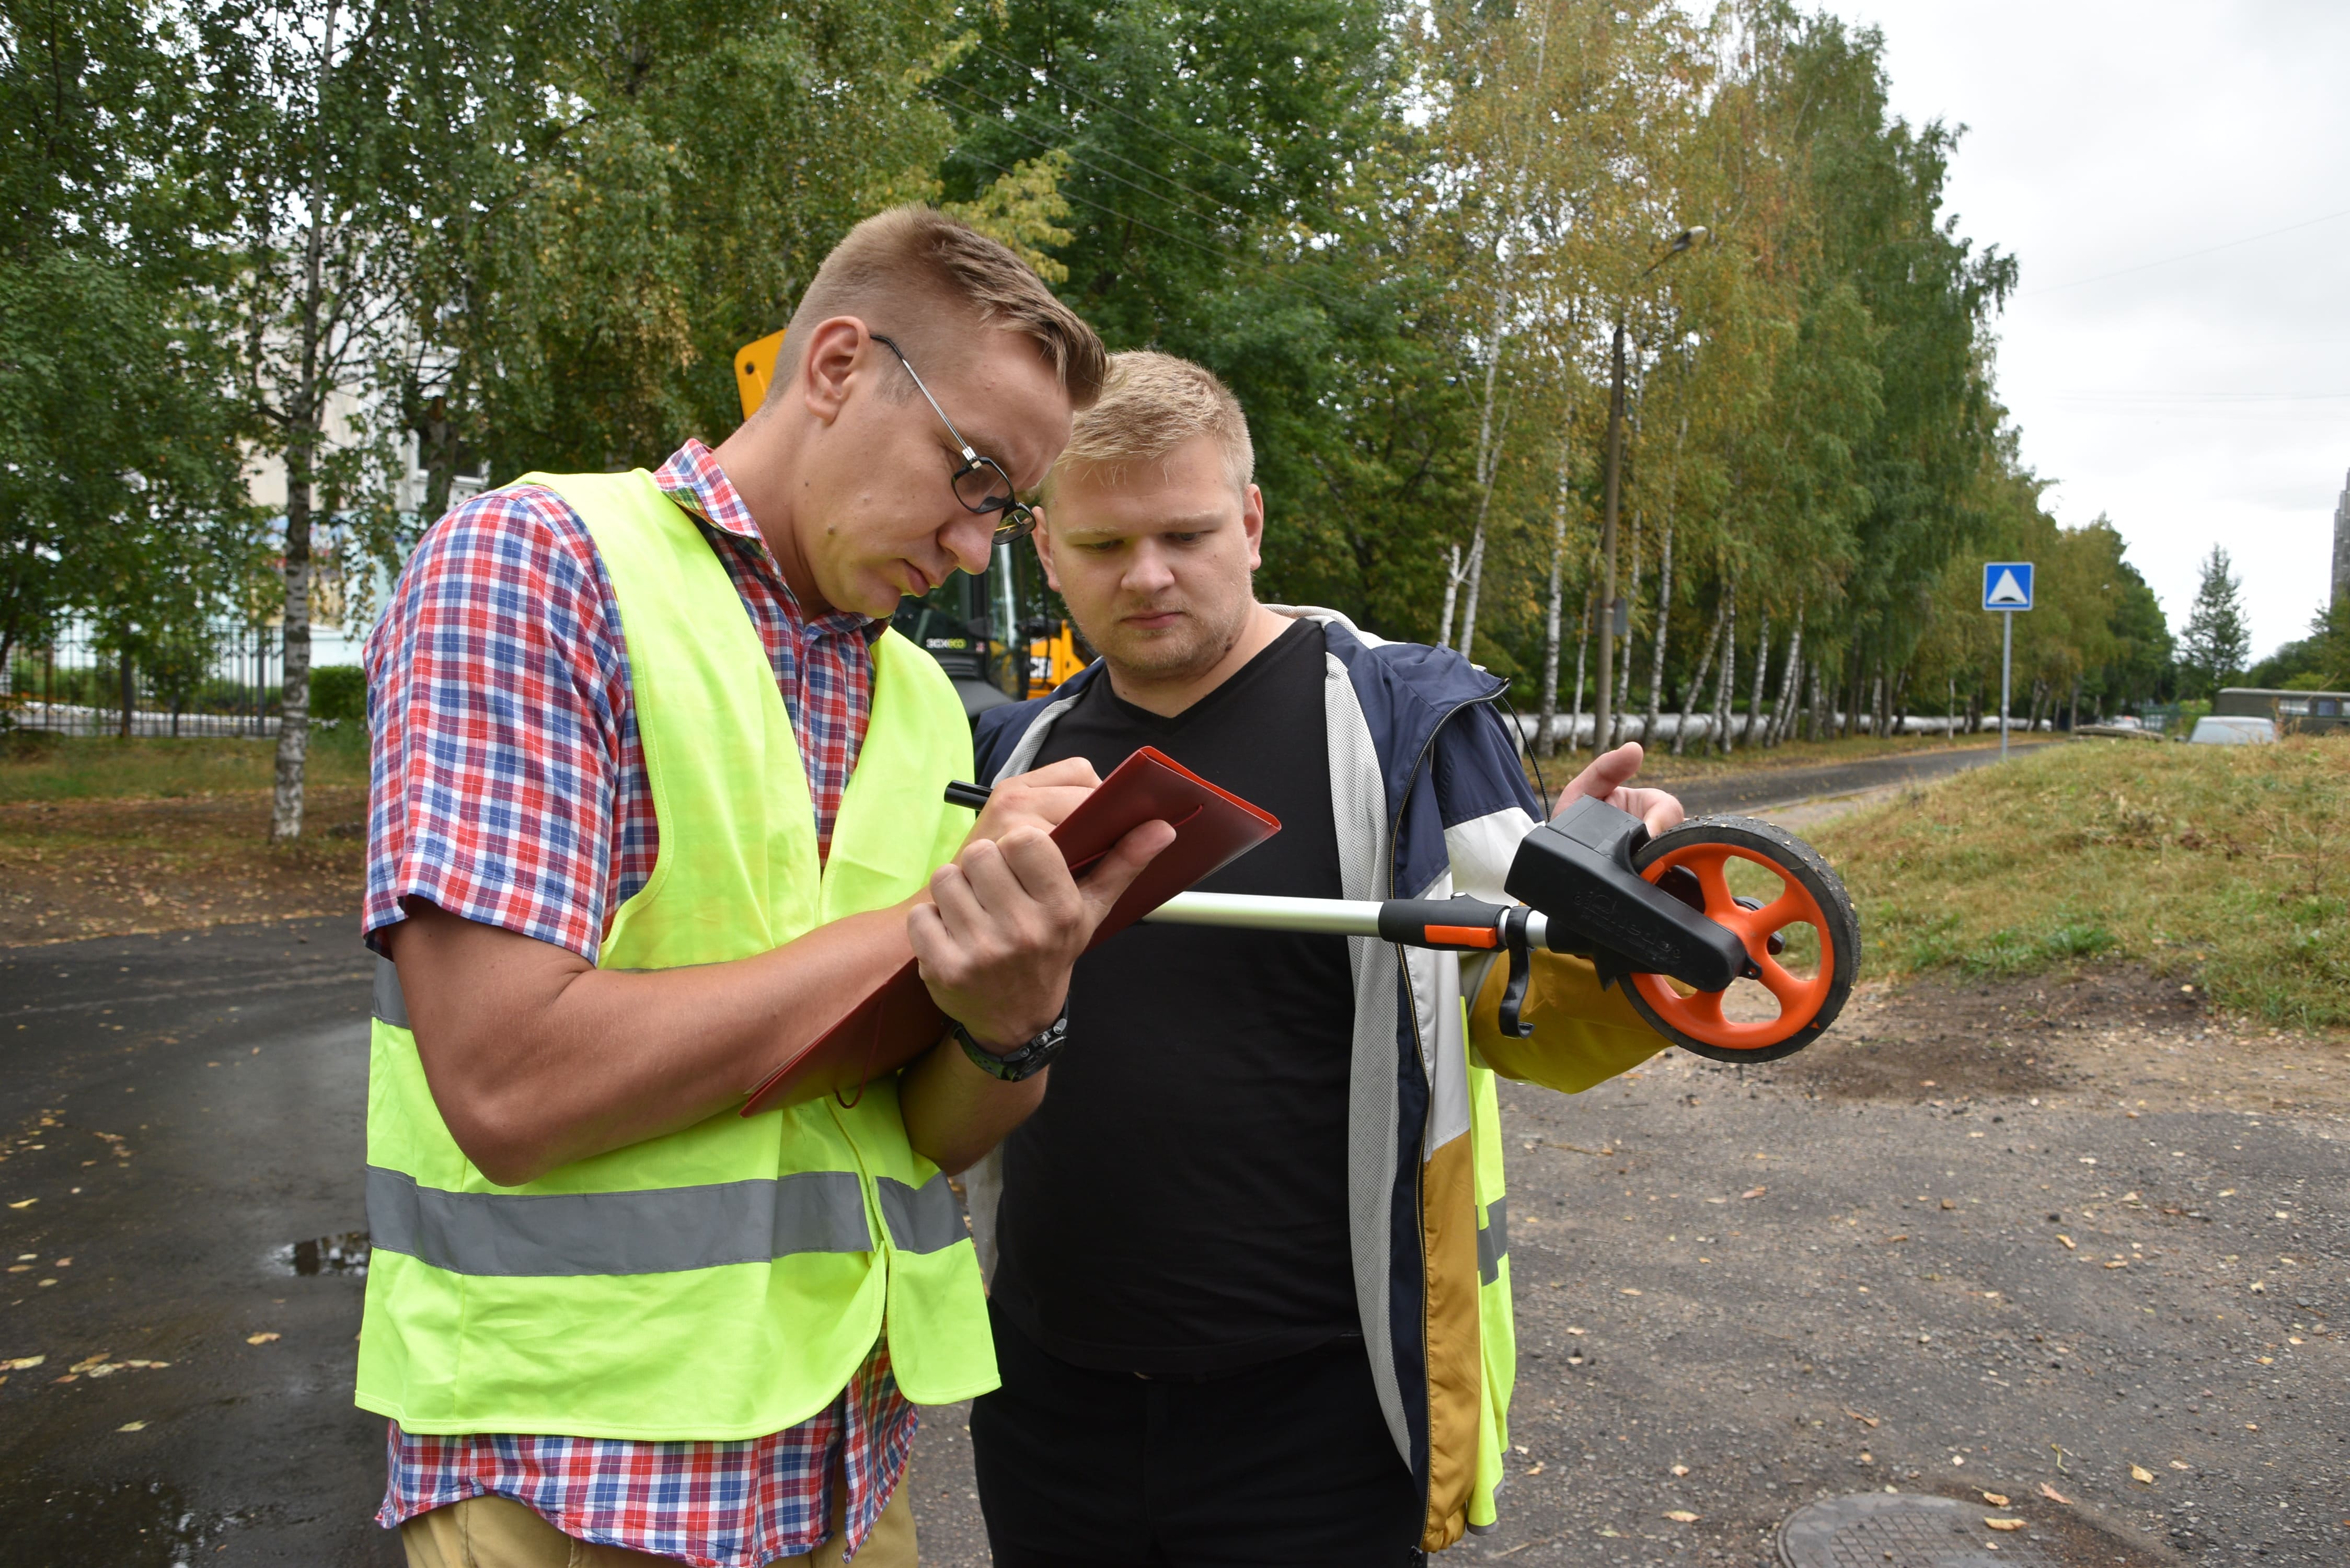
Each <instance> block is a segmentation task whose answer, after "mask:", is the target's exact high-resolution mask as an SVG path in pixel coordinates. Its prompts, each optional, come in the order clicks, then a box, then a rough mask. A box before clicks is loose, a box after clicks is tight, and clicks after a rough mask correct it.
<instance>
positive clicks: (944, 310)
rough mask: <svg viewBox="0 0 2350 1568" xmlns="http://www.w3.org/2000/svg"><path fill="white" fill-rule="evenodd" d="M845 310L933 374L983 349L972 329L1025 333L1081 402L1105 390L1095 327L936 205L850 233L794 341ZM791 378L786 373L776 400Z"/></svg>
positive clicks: (803, 303) (906, 210) (895, 212)
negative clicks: (894, 342)
mask: <svg viewBox="0 0 2350 1568" xmlns="http://www.w3.org/2000/svg"><path fill="white" fill-rule="evenodd" d="M836 316H853V317H857V318H858V320H860V321H862V322H864V323H865V324H866V326H867V327H868V329H870V330H871V331H874V332H879V333H881V334H883V335H884V336H887V337H894V338H896V339H897V340H898V341H899V343H900V344H901V345H903V347H904V348H905V350H906V354H907V357H908V358H910V359H911V360H912V361H913V362H914V364H915V365H916V366H917V367H918V368H919V369H920V370H921V371H922V372H923V374H924V375H925V376H931V375H935V374H938V373H939V372H937V371H933V370H932V369H931V366H932V365H933V364H937V365H941V366H943V365H945V364H947V363H950V362H960V361H962V360H963V359H966V358H969V357H970V355H971V354H972V351H973V349H974V348H976V343H975V341H974V334H973V333H972V330H971V329H972V328H979V327H997V328H1001V329H1003V330H1007V331H1011V332H1015V333H1017V334H1019V335H1020V336H1021V337H1025V338H1026V339H1027V340H1028V341H1029V342H1030V343H1031V344H1033V345H1034V346H1035V349H1036V351H1037V353H1039V354H1040V355H1042V356H1043V357H1044V359H1045V363H1046V364H1047V365H1050V366H1051V367H1052V368H1053V374H1054V376H1055V378H1056V379H1058V380H1059V381H1060V383H1061V389H1062V390H1064V391H1066V393H1067V394H1068V396H1069V406H1070V407H1071V408H1072V409H1087V408H1090V407H1092V406H1093V403H1094V400H1096V399H1097V398H1098V397H1100V396H1101V388H1102V377H1103V374H1104V370H1105V367H1106V364H1107V353H1106V352H1105V350H1104V349H1103V348H1102V342H1101V339H1100V338H1099V337H1096V336H1095V334H1094V329H1093V328H1092V327H1088V326H1087V325H1086V324H1085V321H1084V320H1083V319H1082V318H1081V317H1078V315H1077V313H1076V311H1074V310H1071V309H1070V308H1069V307H1068V306H1066V305H1064V304H1062V303H1061V301H1060V300H1059V298H1058V297H1056V296H1055V295H1054V293H1053V291H1052V289H1051V288H1050V287H1048V286H1046V285H1045V280H1044V279H1043V278H1041V277H1038V276H1037V275H1036V274H1035V269H1033V268H1032V267H1030V266H1029V265H1028V264H1027V263H1026V262H1024V261H1022V260H1021V259H1020V258H1019V257H1018V256H1016V255H1014V254H1012V252H1011V251H1009V250H1007V249H1006V248H1004V246H1003V245H1002V244H998V243H997V242H996V241H994V240H991V239H989V238H988V237H987V236H986V235H985V234H981V233H980V232H979V231H978V230H976V229H974V228H972V226H971V225H969V224H968V223H960V222H958V221H957V220H955V219H953V218H950V217H948V216H947V215H946V214H945V213H941V212H940V211H939V210H938V209H937V208H935V207H929V206H923V205H921V204H920V203H910V204H908V205H906V206H902V207H892V208H890V209H889V211H887V212H883V213H874V214H873V216H871V217H869V218H868V219H866V220H865V221H864V222H863V223H858V225H857V226H856V227H855V228H853V229H851V230H849V231H848V233H847V235H846V236H844V237H843V238H842V240H841V242H840V243H839V244H837V245H835V246H833V247H832V254H830V255H828V256H827V257H825V258H824V265H822V266H820V267H818V268H817V269H816V278H815V280H814V281H813V282H811V283H810V284H809V285H808V286H807V292H806V293H805V294H803V295H801V296H800V303H799V308H797V309H796V310H795V311H793V312H792V319H791V326H790V329H789V333H788V335H787V336H786V337H785V342H786V343H806V341H807V336H808V334H809V333H810V332H812V331H813V330H815V328H816V325H817V324H818V323H819V322H824V321H828V320H830V319H832V318H833V317H836ZM793 362H794V363H795V364H796V363H797V356H796V355H795V356H794V361H793ZM790 379H791V378H790V377H789V376H787V375H784V374H782V373H780V372H779V373H778V374H777V375H776V376H775V379H774V380H773V381H772V382H771V383H770V384H769V386H768V389H767V395H768V397H769V399H770V400H773V399H774V398H775V396H776V395H777V394H779V393H780V392H781V391H782V389H783V388H784V385H785V382H786V381H788V380H790ZM881 385H882V386H883V387H884V388H885V389H887V391H886V393H885V395H886V396H888V397H889V398H891V399H892V400H901V399H905V398H910V397H912V396H913V395H914V389H913V386H912V384H911V382H910V379H909V378H907V377H906V376H904V375H892V376H889V377H886V378H884V379H883V380H882V383H881Z"/></svg>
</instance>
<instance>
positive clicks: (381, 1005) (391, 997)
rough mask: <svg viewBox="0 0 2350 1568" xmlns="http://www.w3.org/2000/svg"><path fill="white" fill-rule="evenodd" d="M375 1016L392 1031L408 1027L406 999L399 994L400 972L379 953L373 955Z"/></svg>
mask: <svg viewBox="0 0 2350 1568" xmlns="http://www.w3.org/2000/svg"><path fill="white" fill-rule="evenodd" d="M375 1015H376V1016H377V1017H378V1018H380V1019H382V1020H383V1021H384V1022H385V1023H389V1024H390V1025H391V1026H392V1027H393V1028H394V1029H405V1028H407V1027H408V998H406V997H405V996H402V995H401V994H400V971H399V970H398V969H396V968H395V967H393V965H392V961H390V959H388V958H386V957H384V956H383V955H382V954H381V953H378V954H376V955H375Z"/></svg>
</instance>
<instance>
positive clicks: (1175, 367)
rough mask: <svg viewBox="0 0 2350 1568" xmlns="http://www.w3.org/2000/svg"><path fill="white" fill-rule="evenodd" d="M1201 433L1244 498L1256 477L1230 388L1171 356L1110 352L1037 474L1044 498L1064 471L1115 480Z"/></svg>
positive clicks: (1244, 421)
mask: <svg viewBox="0 0 2350 1568" xmlns="http://www.w3.org/2000/svg"><path fill="white" fill-rule="evenodd" d="M1202 435H1204V436H1208V437H1210V438H1211V439H1212V440H1213V441H1215V443H1216V445H1217V447H1218V448H1219V449H1220V450H1221V451H1222V453H1223V458H1224V472H1225V473H1226V474H1227V475H1228V476H1230V478H1231V479H1232V488H1233V489H1234V490H1236V491H1239V492H1241V493H1243V494H1245V493H1247V490H1248V486H1249V481H1250V480H1251V479H1252V478H1253V477H1254V475H1255V473H1256V448H1255V447H1254V446H1253V444H1252V443H1251V442H1250V441H1249V428H1248V416H1247V415H1246V414H1244V413H1243V412H1242V411H1241V403H1240V400H1239V399H1238V398H1235V397H1233V396H1232V389H1231V388H1229V387H1227V386H1225V385H1224V384H1223V382H1222V381H1220V380H1218V379H1216V373H1215V372H1214V371H1213V370H1211V369H1208V368H1207V367H1206V366H1204V365H1194V364H1193V363H1191V360H1189V359H1178V358H1176V357H1175V356H1174V355H1172V354H1158V353H1153V352H1151V351H1150V350H1149V349H1135V350H1132V351H1130V352H1128V353H1124V354H1113V355H1111V356H1110V357H1109V375H1108V378H1107V379H1106V380H1104V381H1103V383H1102V392H1101V397H1100V399H1099V400H1098V401H1097V402H1096V403H1095V404H1094V405H1093V406H1092V407H1091V408H1089V409H1087V410H1084V411H1083V412H1081V413H1079V414H1078V415H1077V417H1076V422H1075V424H1074V425H1073V426H1072V427H1071V429H1070V431H1069V444H1068V445H1067V446H1066V447H1063V448H1062V449H1061V456H1060V460H1059V461H1058V462H1055V463H1054V464H1053V470H1052V472H1051V473H1050V474H1048V475H1046V477H1045V493H1047V494H1048V495H1049V494H1050V493H1051V492H1052V489H1053V486H1054V484H1055V482H1056V481H1058V480H1059V479H1060V478H1061V476H1062V475H1064V474H1065V473H1068V472H1073V471H1075V470H1077V469H1086V470H1091V471H1100V470H1107V471H1109V472H1111V473H1112V474H1113V475H1115V474H1116V473H1117V472H1118V471H1121V470H1123V469H1125V468H1127V467H1128V465H1130V464H1132V463H1136V462H1156V461H1159V460H1163V459H1164V458H1166V457H1167V455H1168V454H1169V453H1170V452H1173V451H1174V450H1175V449H1176V448H1177V447H1180V446H1181V445H1182V444H1183V443H1184V442H1186V441H1190V440H1191V438H1192V437H1194V436H1202Z"/></svg>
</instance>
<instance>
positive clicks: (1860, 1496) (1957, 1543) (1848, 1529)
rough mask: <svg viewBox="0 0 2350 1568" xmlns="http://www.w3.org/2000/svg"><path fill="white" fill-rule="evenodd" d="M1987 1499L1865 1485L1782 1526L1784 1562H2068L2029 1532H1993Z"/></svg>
mask: <svg viewBox="0 0 2350 1568" xmlns="http://www.w3.org/2000/svg"><path fill="white" fill-rule="evenodd" d="M1996 1517H1999V1514H1998V1511H1996V1510H1992V1509H1989V1508H1986V1507H1985V1506H1984V1505H1983V1504H1981V1503H1965V1502H1955V1501H1951V1500H1950V1499H1949V1498H1947V1497H1918V1496H1912V1495H1910V1494H1908V1493H1907V1492H1882V1491H1864V1492H1856V1493H1855V1494H1854V1495H1852V1496H1850V1497H1832V1498H1830V1499H1828V1500H1827V1501H1825V1502H1815V1503H1813V1504H1812V1505H1811V1506H1809V1507H1808V1508H1802V1509H1798V1510H1796V1511H1795V1512H1794V1514H1793V1515H1792V1516H1791V1517H1790V1518H1789V1519H1788V1521H1787V1522H1786V1523H1784V1524H1783V1525H1781V1526H1780V1527H1779V1562H1780V1563H1781V1565H1782V1568H1992V1565H1993V1564H1998V1565H1999V1568H2064V1564H2063V1563H2061V1562H2059V1561H2058V1560H2057V1559H2056V1558H2055V1557H2054V1556H2052V1555H2050V1554H2049V1552H2047V1550H2046V1549H2045V1548H2043V1547H2042V1546H2040V1545H2038V1544H2037V1543H2036V1542H2033V1539H2032V1537H2031V1536H2030V1535H2029V1534H2028V1533H2026V1532H2022V1531H1999V1532H1993V1531H1992V1530H1991V1528H1990V1527H1989V1526H1987V1525H1985V1524H1984V1523H1983V1521H1984V1520H1985V1519H1986V1518H1996Z"/></svg>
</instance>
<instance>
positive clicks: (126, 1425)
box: [114, 1421, 147, 1432]
mask: <svg viewBox="0 0 2350 1568" xmlns="http://www.w3.org/2000/svg"><path fill="white" fill-rule="evenodd" d="M114 1429H115V1430H116V1431H118V1432H143V1431H145V1430H146V1429H147V1423H146V1422H144V1421H125V1422H123V1423H122V1425H120V1427H117V1428H114Z"/></svg>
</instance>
